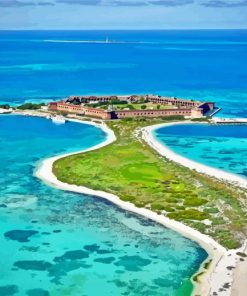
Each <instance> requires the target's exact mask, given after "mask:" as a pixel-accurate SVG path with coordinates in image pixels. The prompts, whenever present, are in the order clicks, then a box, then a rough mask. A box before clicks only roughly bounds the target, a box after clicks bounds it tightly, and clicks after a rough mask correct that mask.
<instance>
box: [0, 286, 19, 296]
mask: <svg viewBox="0 0 247 296" xmlns="http://www.w3.org/2000/svg"><path fill="white" fill-rule="evenodd" d="M17 292H18V287H17V286H16V285H9V286H1V287H0V295H1V296H11V295H15V294H16V293H17Z"/></svg>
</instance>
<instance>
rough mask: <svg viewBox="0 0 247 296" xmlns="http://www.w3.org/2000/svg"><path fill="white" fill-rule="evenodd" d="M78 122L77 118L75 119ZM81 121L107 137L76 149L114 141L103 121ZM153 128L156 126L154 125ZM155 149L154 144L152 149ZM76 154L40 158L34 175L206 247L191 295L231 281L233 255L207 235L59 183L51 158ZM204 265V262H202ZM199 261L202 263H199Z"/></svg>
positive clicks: (104, 195)
mask: <svg viewBox="0 0 247 296" xmlns="http://www.w3.org/2000/svg"><path fill="white" fill-rule="evenodd" d="M78 122H81V121H78ZM83 123H85V124H93V125H95V126H97V127H100V128H102V129H103V130H104V131H105V132H106V133H107V135H108V136H107V139H106V141H105V142H104V143H101V144H99V145H96V146H94V147H92V148H90V149H87V150H84V151H80V152H87V151H91V150H95V149H99V148H100V147H103V146H105V145H108V144H110V143H112V142H113V141H115V139H116V137H115V135H114V133H113V131H112V130H110V129H109V128H108V127H107V126H106V125H105V124H103V123H102V124H95V123H92V122H90V123H87V122H83ZM156 128H157V126H156ZM152 129H153V128H152V127H151V128H147V131H146V133H145V139H146V140H147V142H148V143H150V140H152V137H151V136H149V132H148V131H150V130H152ZM155 149H156V150H158V149H157V147H156V148H155ZM80 152H76V153H68V154H64V155H62V156H56V157H52V158H49V159H46V160H44V161H43V162H42V163H41V164H40V166H39V168H38V169H37V171H36V172H35V175H36V176H37V177H38V178H40V179H41V180H43V181H44V182H46V183H47V184H49V185H51V186H54V187H56V188H59V189H62V190H66V191H72V192H78V193H82V194H88V195H93V196H97V197H100V198H104V199H107V200H108V201H110V202H112V203H114V204H115V205H117V206H119V207H121V208H122V209H125V210H127V211H131V212H134V213H136V214H139V215H142V216H145V217H147V218H149V219H152V220H153V221H156V222H158V223H160V224H162V225H164V226H166V227H169V228H171V229H173V230H174V231H177V232H179V233H181V234H182V235H183V236H185V237H188V238H190V239H192V240H194V241H196V242H198V243H199V244H200V245H201V246H202V247H203V248H204V249H206V250H207V252H208V254H209V259H212V263H211V264H210V267H209V268H208V269H207V270H206V271H205V270H204V269H203V266H201V269H200V270H199V272H200V271H205V272H204V274H203V275H202V276H201V277H200V281H199V283H195V289H194V295H200V296H203V295H212V294H211V292H212V291H217V292H218V289H219V288H220V287H222V286H223V284H225V283H226V282H229V283H231V282H232V272H230V271H229V273H228V274H227V272H226V270H225V266H228V265H229V264H230V265H232V264H233V263H232V262H231V261H232V260H229V258H233V257H235V256H232V257H229V256H228V254H229V252H227V251H226V249H225V248H223V247H222V246H221V245H219V244H218V243H217V242H216V241H214V240H213V239H212V238H211V237H209V236H207V235H204V234H201V233H200V232H199V231H197V230H195V229H192V228H190V227H188V226H186V225H184V224H182V223H180V222H177V221H174V220H171V219H169V218H167V217H165V216H162V215H159V214H157V213H155V212H152V211H151V210H148V209H144V208H137V207H135V206H134V205H133V204H131V203H129V202H125V201H122V200H120V198H119V197H118V196H116V195H114V194H110V193H107V192H104V191H96V190H92V189H90V188H86V187H83V186H76V185H70V184H66V183H63V182H60V181H59V180H58V179H57V178H56V176H55V175H54V174H53V172H52V167H53V163H54V161H56V160H57V159H59V158H62V157H64V156H69V155H72V154H77V153H80ZM162 155H163V154H162ZM203 264H204V263H203ZM203 264H202V265H203ZM218 295H222V296H229V295H230V289H228V290H226V291H225V292H224V293H220V294H218Z"/></svg>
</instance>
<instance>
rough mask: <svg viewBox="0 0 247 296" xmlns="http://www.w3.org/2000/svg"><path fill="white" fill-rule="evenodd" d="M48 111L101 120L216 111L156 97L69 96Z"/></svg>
mask: <svg viewBox="0 0 247 296" xmlns="http://www.w3.org/2000/svg"><path fill="white" fill-rule="evenodd" d="M48 108H49V110H50V111H58V112H62V113H72V114H77V115H81V116H88V117H96V118H100V119H105V120H114V119H122V118H136V117H167V116H185V117H190V118H201V117H204V116H211V115H212V114H215V113H216V112H218V111H219V110H220V109H218V108H216V107H215V103H213V102H200V101H194V100H185V99H180V98H175V97H164V96H159V95H131V96H119V95H114V96H70V97H68V98H66V99H63V100H61V101H58V102H50V103H49V104H48Z"/></svg>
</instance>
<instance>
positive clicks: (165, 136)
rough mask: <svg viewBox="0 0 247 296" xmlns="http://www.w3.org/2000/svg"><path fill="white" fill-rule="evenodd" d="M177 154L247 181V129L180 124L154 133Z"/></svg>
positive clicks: (242, 127) (241, 126) (243, 127)
mask: <svg viewBox="0 0 247 296" xmlns="http://www.w3.org/2000/svg"><path fill="white" fill-rule="evenodd" d="M154 135H155V137H156V138H157V139H158V140H159V141H160V142H161V143H163V144H165V145H166V146H168V147H169V148H171V149H172V150H173V151H174V152H176V153H178V154H181V155H182V156H185V157H187V158H190V159H192V160H195V161H197V162H200V163H202V164H205V165H208V166H211V167H215V168H218V169H221V170H224V171H227V172H230V173H234V174H237V175H240V176H241V177H243V178H247V162H246V159H247V149H246V147H247V126H246V125H234V126H233V125H222V126H219V125H205V124H179V125H172V126H167V127H162V128H159V129H157V130H155V131H154Z"/></svg>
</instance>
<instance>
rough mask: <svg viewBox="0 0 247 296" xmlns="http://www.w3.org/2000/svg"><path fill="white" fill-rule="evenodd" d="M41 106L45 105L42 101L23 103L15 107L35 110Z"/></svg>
mask: <svg viewBox="0 0 247 296" xmlns="http://www.w3.org/2000/svg"><path fill="white" fill-rule="evenodd" d="M41 106H45V104H44V103H41V104H33V103H25V104H22V105H20V106H18V107H17V109H19V110H37V109H40V108H41Z"/></svg>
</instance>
